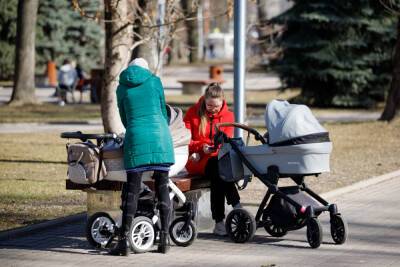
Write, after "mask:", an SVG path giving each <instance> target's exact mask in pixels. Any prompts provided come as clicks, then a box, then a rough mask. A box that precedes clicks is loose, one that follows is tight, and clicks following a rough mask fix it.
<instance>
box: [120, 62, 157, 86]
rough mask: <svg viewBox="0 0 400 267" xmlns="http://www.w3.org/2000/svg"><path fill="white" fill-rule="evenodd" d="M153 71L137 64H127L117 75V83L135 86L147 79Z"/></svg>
mask: <svg viewBox="0 0 400 267" xmlns="http://www.w3.org/2000/svg"><path fill="white" fill-rule="evenodd" d="M151 76H153V73H151V71H149V70H148V69H145V68H142V67H139V66H135V65H134V66H129V67H128V68H126V69H125V70H124V71H123V72H121V74H120V75H119V83H120V84H123V85H126V86H128V87H137V86H139V85H141V84H143V83H144V82H146V81H147V79H149V78H150V77H151Z"/></svg>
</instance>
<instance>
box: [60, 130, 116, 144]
mask: <svg viewBox="0 0 400 267" xmlns="http://www.w3.org/2000/svg"><path fill="white" fill-rule="evenodd" d="M60 137H61V138H68V139H80V140H81V141H83V142H85V141H87V140H88V139H96V140H97V141H100V140H106V139H114V140H117V141H118V140H119V139H121V138H120V137H118V135H117V134H116V133H103V134H84V133H82V132H81V131H77V132H63V133H61V135H60Z"/></svg>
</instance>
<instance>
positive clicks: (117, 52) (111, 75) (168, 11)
mask: <svg viewBox="0 0 400 267" xmlns="http://www.w3.org/2000/svg"><path fill="white" fill-rule="evenodd" d="M103 1H104V18H103V19H104V23H105V33H106V34H105V39H106V41H105V69H104V71H105V73H104V84H103V88H102V93H101V115H102V120H103V125H104V131H105V132H116V133H120V132H122V131H123V126H122V123H121V119H120V118H119V113H118V112H117V103H116V94H115V91H116V88H117V86H118V80H117V79H118V76H119V74H120V72H121V71H122V70H123V69H124V68H125V67H126V66H127V64H128V62H129V61H130V59H131V58H132V56H133V57H137V56H141V57H144V58H146V59H147V60H148V61H149V63H150V68H151V70H152V71H153V72H154V73H155V74H159V72H160V69H161V66H162V58H163V52H164V49H165V48H166V47H167V46H168V45H169V44H170V42H171V40H172V39H173V38H174V37H175V36H176V35H175V34H176V32H177V31H179V29H178V27H177V25H178V23H179V22H182V21H186V20H196V17H187V16H185V14H184V13H183V12H182V9H181V7H180V4H179V3H180V2H179V1H180V0H165V3H164V9H162V10H161V9H160V7H159V6H158V5H157V4H156V3H158V1H154V0H153V1H146V0H103ZM192 1H193V3H195V1H196V0H192ZM72 3H73V7H74V8H75V10H77V11H79V12H80V13H81V15H82V16H85V17H88V18H90V19H95V20H101V16H100V13H99V12H96V13H95V14H94V15H91V14H88V13H86V12H85V10H83V9H82V8H81V5H80V3H79V0H72ZM196 3H197V2H196ZM228 13H229V10H228V11H227V12H226V13H224V14H219V15H218V16H222V15H227V14H228ZM195 15H196V14H195ZM132 52H133V53H132Z"/></svg>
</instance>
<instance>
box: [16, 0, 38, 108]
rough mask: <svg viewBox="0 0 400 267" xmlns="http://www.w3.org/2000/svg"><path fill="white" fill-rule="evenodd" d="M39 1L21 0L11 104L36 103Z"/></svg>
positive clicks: (19, 2)
mask: <svg viewBox="0 0 400 267" xmlns="http://www.w3.org/2000/svg"><path fill="white" fill-rule="evenodd" d="M38 5H39V0H19V1H18V18H17V43H16V49H15V51H16V56H15V71H14V89H13V93H12V96H11V100H10V102H9V104H11V105H24V104H31V103H36V102H37V100H36V96H35V29H36V19H37V11H38Z"/></svg>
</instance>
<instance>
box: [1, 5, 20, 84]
mask: <svg viewBox="0 0 400 267" xmlns="http://www.w3.org/2000/svg"><path fill="white" fill-rule="evenodd" d="M17 5H18V0H9V1H0V79H1V80H5V79H11V78H12V75H13V72H14V60H15V53H14V50H15V48H14V46H15V41H16V35H17Z"/></svg>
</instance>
